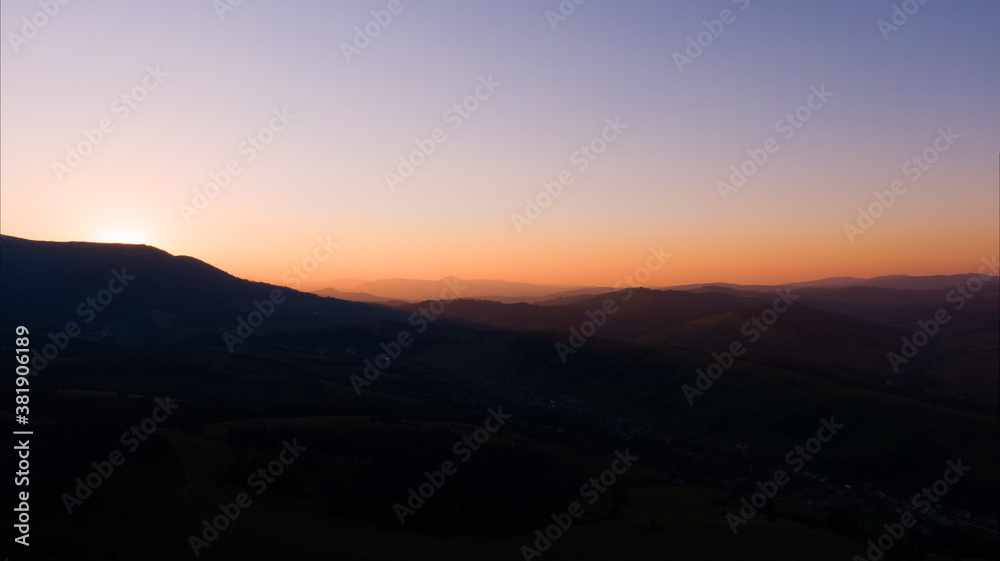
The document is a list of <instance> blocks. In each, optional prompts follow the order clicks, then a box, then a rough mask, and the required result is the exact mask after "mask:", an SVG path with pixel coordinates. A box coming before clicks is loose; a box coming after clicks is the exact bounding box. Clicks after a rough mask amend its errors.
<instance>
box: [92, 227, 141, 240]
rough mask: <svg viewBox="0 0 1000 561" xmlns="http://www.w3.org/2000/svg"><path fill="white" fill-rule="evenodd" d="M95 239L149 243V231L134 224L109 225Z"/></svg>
mask: <svg viewBox="0 0 1000 561" xmlns="http://www.w3.org/2000/svg"><path fill="white" fill-rule="evenodd" d="M95 241H98V242H102V243H129V244H149V243H150V240H149V236H148V235H147V233H146V232H145V231H144V230H142V229H140V228H136V227H134V226H122V225H117V226H109V227H106V228H104V229H103V230H101V231H100V232H99V233H98V234H97V239H96V240H95Z"/></svg>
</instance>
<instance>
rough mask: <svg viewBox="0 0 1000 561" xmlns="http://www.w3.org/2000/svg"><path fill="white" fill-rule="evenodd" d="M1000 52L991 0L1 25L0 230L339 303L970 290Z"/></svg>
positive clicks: (350, 9)
mask: <svg viewBox="0 0 1000 561" xmlns="http://www.w3.org/2000/svg"><path fill="white" fill-rule="evenodd" d="M579 1H580V0H576V2H579ZM46 10H47V11H46ZM560 11H561V12H560ZM998 28H1000V3H998V2H996V1H993V0H969V1H965V2H961V3H958V2H944V1H940V0H927V1H926V2H925V3H923V4H920V3H919V2H917V1H916V0H908V1H905V2H900V1H898V0H895V1H889V0H874V1H872V0H864V1H862V0H852V1H844V2H791V1H773V2H765V1H763V0H736V1H733V0H713V1H698V2H695V1H673V2H652V1H622V2H601V1H598V0H588V1H584V2H582V3H581V4H579V5H577V4H576V3H575V2H574V1H573V0H564V1H562V2H560V1H559V0H505V1H503V2H482V1H469V0H464V1H459V0H438V1H433V2H431V1H427V0H412V1H408V0H393V1H389V0H371V1H369V0H365V1H338V2H322V1H298V2H278V1H265V0H243V1H242V2H239V1H237V0H217V1H210V0H199V1H189V2H153V1H130V2H86V1H83V0H76V1H71V2H68V3H67V4H66V5H63V4H62V3H61V2H60V1H59V0H41V1H37V0H36V1H14V0H11V1H7V0H5V1H4V2H3V3H2V4H0V33H2V34H3V37H4V45H2V46H0V230H2V232H3V234H6V235H12V236H18V237H24V238H30V239H40V240H57V241H70V240H82V241H100V242H122V243H145V244H149V245H153V246H156V247H159V248H161V249H164V250H166V251H168V252H170V253H173V254H179V255H190V256H194V257H197V258H198V259H202V260H204V261H206V262H209V263H211V264H212V265H215V266H216V267H219V268H221V269H223V270H226V271H228V272H229V273H232V274H234V275H236V276H239V277H242V278H250V279H254V280H261V281H266V282H275V283H281V279H282V278H283V276H284V275H286V274H287V273H288V272H289V271H291V270H293V269H292V268H293V267H296V266H299V267H300V268H301V266H302V265H303V264H307V265H308V266H309V268H310V269H311V271H310V272H308V273H305V272H303V275H304V276H307V277H308V278H303V277H300V278H302V280H303V281H304V283H305V284H308V285H316V286H321V285H322V284H323V283H324V282H327V281H328V280H331V279H339V278H345V277H357V278H363V279H379V278H396V277H401V278H416V279H438V278H442V277H445V276H448V275H455V276H458V277H460V278H465V279H476V278H493V279H503V280H509V281H522V282H535V283H547V284H560V285H567V286H573V285H600V286H609V285H613V284H614V283H615V282H616V281H618V280H621V279H623V278H625V276H626V275H630V274H632V273H633V272H634V271H635V270H636V269H637V268H640V267H642V266H643V264H644V263H645V262H646V257H647V256H648V255H649V252H650V248H656V249H658V250H661V251H663V252H668V253H670V255H671V257H670V258H669V259H668V261H667V262H666V264H665V266H664V267H662V268H660V269H659V270H657V271H656V272H655V273H653V274H652V278H651V280H650V281H649V282H648V283H647V284H648V285H650V286H669V285H676V284H687V283H697V282H734V283H746V284H750V283H767V284H772V283H773V284H777V283H783V282H793V281H805V280H813V279H819V278H825V277H831V276H857V277H873V276H878V275H888V274H910V275H931V274H954V273H965V272H970V271H974V270H978V268H979V266H980V261H981V259H982V258H984V257H990V256H993V255H995V254H997V252H998V238H1000V210H998V208H1000V198H998V194H1000V187H998V182H1000V179H998V173H1000V111H998V110H997V100H998V99H1000V95H998V92H1000V34H997V33H996V29H998ZM914 158H917V160H914ZM227 168H228V169H227ZM740 168H742V169H743V171H742V172H740V171H739V170H740ZM734 170H736V172H739V173H742V174H743V175H742V177H741V176H740V175H739V173H734ZM560 180H562V182H560ZM544 185H548V191H547V190H546V188H545V187H544ZM893 188H895V190H896V192H895V193H893ZM876 193H879V195H876ZM556 195H557V196H556ZM859 209H864V214H862V213H861V212H859ZM321 241H322V243H321ZM321 247H327V248H329V247H333V248H334V249H332V250H330V251H329V253H328V252H327V250H325V249H320V248H321ZM319 256H321V257H323V259H318V257H319Z"/></svg>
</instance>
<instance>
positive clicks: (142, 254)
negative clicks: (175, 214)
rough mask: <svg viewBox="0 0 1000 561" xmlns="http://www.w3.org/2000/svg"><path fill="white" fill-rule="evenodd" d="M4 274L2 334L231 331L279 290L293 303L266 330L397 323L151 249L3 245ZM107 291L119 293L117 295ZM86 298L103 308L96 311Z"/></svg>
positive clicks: (0, 282) (378, 312)
mask: <svg viewBox="0 0 1000 561" xmlns="http://www.w3.org/2000/svg"><path fill="white" fill-rule="evenodd" d="M0 266H2V273H0V294H2V296H0V303H2V307H3V312H4V313H3V318H2V319H0V322H2V325H3V326H4V327H10V326H13V325H18V324H24V323H33V324H36V325H38V324H43V325H46V327H47V328H48V329H56V328H58V329H61V328H62V327H63V326H64V325H65V323H66V322H67V321H75V322H77V323H78V324H79V325H80V326H81V327H82V328H84V332H87V331H92V330H96V329H98V328H104V327H107V328H113V329H114V330H120V331H121V332H128V333H134V334H139V335H145V336H179V335H181V334H183V333H186V332H190V331H198V330H216V329H233V328H235V326H236V318H237V317H238V316H240V317H246V316H247V314H249V313H250V312H252V311H254V309H255V308H254V302H255V301H256V302H261V303H263V302H264V301H266V300H268V299H269V298H270V297H271V294H272V291H274V290H281V291H282V294H283V295H284V297H285V298H286V300H285V301H284V302H283V303H282V304H280V305H278V306H276V309H275V311H274V312H273V315H272V316H271V317H269V318H268V319H267V320H266V322H265V324H264V325H263V326H262V328H264V329H276V328H280V327H291V326H296V325H316V324H344V323H353V322H367V321H374V320H378V319H380V318H387V317H389V318H392V317H397V316H399V314H398V312H394V311H392V310H388V309H386V308H381V307H377V306H372V305H367V304H361V303H356V302H348V301H344V300H336V299H330V298H322V297H320V296H317V295H314V294H308V293H303V292H298V291H295V290H291V289H288V288H285V287H276V286H273V285H269V284H265V283H258V282H252V281H248V280H244V279H240V278H237V277H234V276H232V275H230V274H228V273H226V272H225V271H222V270H219V269H217V268H215V267H213V266H211V265H209V264H207V263H204V262H202V261H199V260H197V259H194V258H192V257H186V256H175V255H171V254H169V253H167V252H165V251H162V250H160V249H157V248H154V247H150V246H146V245H132V244H103V243H89V242H47V241H32V240H25V239H21V238H16V237H11V236H3V237H2V239H0ZM117 277H121V278H122V279H124V281H125V282H127V286H122V283H123V281H122V280H118V278H117ZM129 277H134V279H130V278H129ZM113 280H114V282H112V281H113ZM109 283H112V285H111V288H113V289H114V290H120V293H119V294H113V293H112V291H110V290H109ZM101 291H103V292H101ZM109 297H110V298H109ZM88 298H93V299H95V300H94V302H95V303H96V307H95V306H92V305H91V304H89V303H88V302H87V299H88ZM99 299H103V300H104V301H105V302H107V304H106V305H102V304H101V303H100V300H99ZM262 305H263V304H262ZM264 307H265V308H266V307H267V306H266V305H264ZM87 320H90V321H87Z"/></svg>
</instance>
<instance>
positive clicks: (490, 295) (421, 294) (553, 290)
mask: <svg viewBox="0 0 1000 561" xmlns="http://www.w3.org/2000/svg"><path fill="white" fill-rule="evenodd" d="M972 274H973V273H966V274H958V275H931V276H910V275H886V276H880V277H873V278H870V279H863V278H858V277H829V278H825V279H819V280H812V281H802V282H790V283H787V284H780V285H765V284H734V283H726V282H718V283H696V284H685V285H675V286H663V287H648V288H653V289H658V290H677V291H688V292H706V291H711V292H731V291H734V292H774V291H775V290H778V289H780V288H796V289H805V288H849V287H869V288H891V289H896V290H941V291H947V290H949V289H951V288H953V287H954V286H955V285H957V284H960V283H964V282H965V281H966V280H967V279H968V278H969V277H970V276H971V275H972ZM994 279H996V277H994ZM344 280H351V281H355V280H360V279H344ZM446 282H457V283H459V284H461V285H464V286H465V287H466V288H465V289H463V290H462V293H461V296H460V297H461V298H472V299H476V300H491V301H495V302H501V303H504V304H515V303H528V304H543V305H560V304H569V303H572V302H576V301H579V300H582V299H586V298H588V297H591V296H595V295H599V294H606V293H608V292H613V291H615V290H617V289H616V288H614V287H609V286H578V287H566V286H558V285H544V284H531V283H524V282H508V281H502V280H495V279H474V280H466V279H459V278H458V277H445V278H443V279H439V280H417V279H405V278H392V279H382V280H376V281H363V282H361V283H360V284H356V285H354V286H353V287H352V288H350V289H344V288H336V287H334V288H323V289H317V290H312V291H310V292H312V293H314V294H319V295H321V296H331V297H334V298H344V299H347V300H354V301H357V302H372V303H386V304H391V303H394V302H395V303H399V302H410V303H414V302H422V301H425V300H436V299H438V298H440V292H441V289H442V288H443V287H444V286H445V283H446ZM344 284H350V283H341V286H343V285H344Z"/></svg>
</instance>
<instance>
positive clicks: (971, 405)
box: [0, 237, 1000, 561]
mask: <svg viewBox="0 0 1000 561" xmlns="http://www.w3.org/2000/svg"><path fill="white" fill-rule="evenodd" d="M0 256H2V285H0V289H2V310H3V317H2V318H0V343H2V345H0V347H2V348H0V354H2V356H3V361H4V364H6V365H7V367H6V368H7V371H8V372H9V373H14V372H15V368H16V366H17V359H16V357H17V355H18V350H17V349H18V348H25V349H28V352H26V353H22V354H26V355H30V356H31V357H32V359H31V360H30V361H29V366H30V368H31V372H30V373H29V374H26V375H25V376H21V378H24V379H25V380H27V381H26V382H17V378H18V376H16V375H14V374H11V375H8V376H6V377H5V381H6V382H5V383H6V385H7V390H8V392H9V393H8V395H11V396H13V395H14V393H15V387H21V388H22V389H23V388H28V389H29V391H28V392H22V395H28V396H30V402H28V403H27V404H25V405H24V406H26V407H28V409H27V410H20V411H15V409H14V405H13V404H12V405H11V406H10V407H6V406H5V407H4V408H3V413H4V415H5V417H6V418H8V419H10V422H9V423H8V424H9V426H11V427H12V430H31V431H33V434H32V435H28V436H21V438H27V439H28V441H29V442H28V447H29V448H30V455H29V461H30V475H28V478H29V479H30V482H21V483H20V484H19V483H17V482H16V480H15V479H14V478H11V479H9V480H8V495H7V496H8V497H9V502H10V503H12V504H14V505H15V506H16V505H18V504H19V501H18V500H16V499H15V493H16V492H23V491H29V492H30V497H29V501H28V502H29V504H30V510H29V511H28V512H29V513H30V530H29V535H28V537H27V538H26V539H28V540H30V543H31V547H30V550H31V553H32V556H31V558H34V559H120V560H126V559H147V560H158V559H170V560H175V559H188V558H195V557H197V558H205V559H331V558H333V559H366V560H368V559H370V560H389V559H435V560H441V559H462V560H468V559H484V560H486V559H498V560H502V559H507V560H514V559H536V558H539V557H543V558H544V559H547V560H548V559H551V560H559V559H573V560H583V559H665V558H666V559H669V558H684V559H705V560H709V559H712V560H714V559H768V560H784V559H787V560H801V559H810V560H827V559H829V560H844V561H847V560H850V559H853V558H855V556H859V557H857V558H860V559H867V558H871V559H876V558H882V559H941V560H953V559H964V560H970V559H996V558H997V557H998V555H1000V547H998V536H997V508H998V507H997V505H998V502H1000V501H998V498H1000V489H998V483H997V480H998V478H997V474H998V470H1000V454H998V445H997V436H998V416H997V393H998V391H997V387H998V386H997V381H998V375H997V372H998V362H1000V360H998V347H1000V345H998V323H1000V321H998V318H1000V300H998V290H997V282H996V279H995V277H994V278H992V279H987V280H981V282H980V283H979V289H977V290H975V291H973V290H971V288H966V289H965V292H963V293H962V294H968V296H962V298H961V301H962V306H961V308H958V304H957V302H958V297H957V296H956V294H959V293H958V292H956V293H951V292H949V290H950V289H949V290H937V289H933V290H904V289H894V288H885V287H844V288H826V289H820V288H801V289H798V290H796V291H794V292H793V293H786V296H785V299H784V300H782V299H781V296H780V295H777V294H775V293H766V292H755V291H733V290H730V289H727V288H718V289H705V290H696V291H684V292H681V291H654V290H646V289H629V290H623V291H620V292H616V293H609V294H600V295H590V296H586V295H583V296H578V297H573V298H570V299H568V300H566V301H558V302H540V303H538V304H532V305H528V304H501V303H497V302H486V301H474V300H456V301H448V302H442V301H435V302H423V303H420V304H413V305H410V304H400V305H398V306H396V307H384V306H377V305H371V304H361V303H354V302H346V301H342V300H336V299H332V298H322V297H319V296H316V295H311V294H305V293H299V292H296V291H292V290H289V289H285V288H278V287H273V286H268V285H263V284H259V283H251V282H249V281H244V280H241V279H237V278H234V277H231V276H229V275H227V274H225V273H224V272H222V271H219V270H217V269H214V268H212V267H210V266H208V265H206V264H204V263H201V262H199V261H196V260H194V259H191V258H183V257H174V256H171V255H169V254H166V253H164V252H161V251H159V250H156V249H154V248H150V247H147V246H126V245H102V244H57V243H48V242H31V241H28V240H20V239H17V238H10V237H4V238H3V240H2V245H0ZM115 272H118V276H116V275H115ZM972 276H973V275H972V274H970V275H969V277H970V278H971V277H972ZM129 277H132V278H129ZM112 279H118V280H117V281H115V282H112ZM974 286H975V284H974V283H973V284H972V285H970V287H974ZM442 288H444V287H442ZM275 290H279V291H280V292H279V293H278V294H277V295H276V294H275V292H274V291H275ZM102 291H104V293H102ZM792 294H794V298H793V297H792ZM88 299H90V300H88ZM609 301H610V302H611V304H613V306H612V305H610V304H608V302H609ZM942 309H943V310H945V313H946V314H947V316H948V320H947V322H944V321H941V322H939V323H935V324H934V325H936V326H937V330H934V329H933V326H932V325H931V323H929V320H931V319H932V318H935V317H941V318H943V317H944V316H936V314H938V313H939V310H942ZM768 310H773V312H768ZM255 313H256V314H257V315H253V314H255ZM602 314H603V316H602ZM602 317H603V320H602ZM88 319H89V321H88ZM754 319H757V320H758V321H759V322H760V323H757V324H755V323H753V321H754ZM772 319H773V320H774V321H769V320H772ZM258 320H259V321H258ZM241 322H246V323H245V324H243V323H241ZM587 322H590V324H589V326H588V324H587ZM748 322H749V323H748ZM918 322H919V323H918ZM70 324H72V325H70ZM747 325H749V326H750V327H747ZM921 326H927V327H921ZM765 327H766V329H764V328H765ZM920 330H923V332H924V333H925V334H928V333H930V334H929V335H927V336H926V337H924V336H921V335H917V334H916V333H917V332H918V331H920ZM574 332H575V333H574ZM755 335H756V336H755ZM904 339H905V340H907V341H912V342H914V343H913V344H914V347H913V350H914V352H913V353H910V352H909V349H907V348H905V345H906V343H905V342H904ZM921 342H922V343H923V344H920V343H921ZM230 349H231V350H232V352H230ZM888 353H897V354H899V356H901V357H903V358H905V359H906V360H905V362H900V361H896V362H895V366H896V367H897V368H893V365H894V362H893V359H891V358H889V357H888V356H887V355H888ZM907 355H909V356H907ZM22 372H23V370H22ZM710 374H711V376H709V375H710ZM18 384H20V385H19V386H18ZM11 401H12V400H11ZM11 401H8V402H7V403H11ZM21 414H24V416H25V417H27V424H25V425H19V424H18V421H17V418H16V415H21ZM17 444H18V443H17V442H15V443H14V445H15V446H17ZM16 454H17V451H16V450H15V451H14V452H13V453H11V454H10V455H9V456H7V458H8V460H7V465H8V467H9V468H10V473H14V472H17V471H18V469H19V467H18V461H19V457H18V456H17V455H16ZM22 467H23V466H22ZM904 523H906V525H904ZM536 531H538V532H536ZM18 532H19V531H18V530H17V529H15V536H17V535H20V534H19V533H18ZM546 534H547V535H546ZM869 540H871V542H870V543H869ZM8 543H11V542H8ZM883 546H887V547H883ZM15 553H20V552H19V551H16V550H15ZM12 558H18V557H12Z"/></svg>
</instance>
